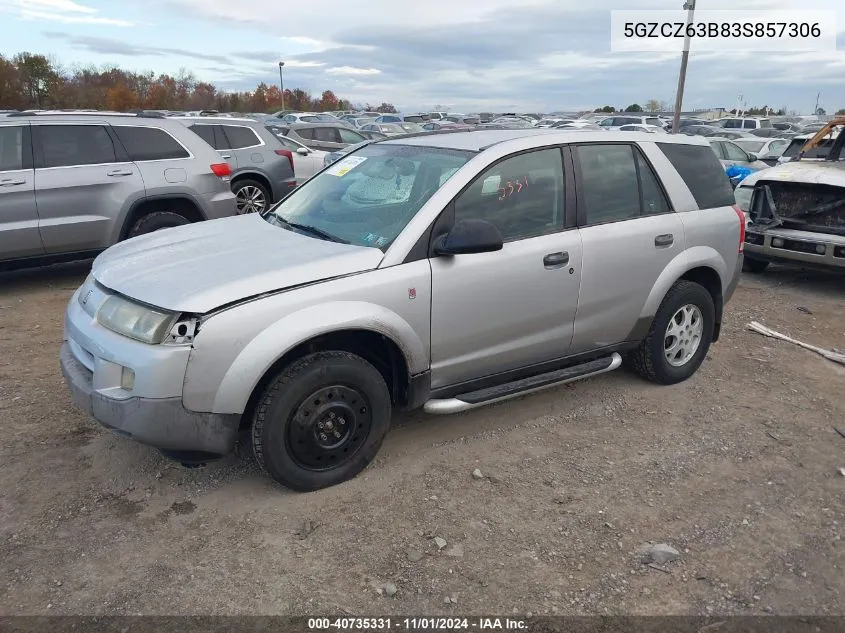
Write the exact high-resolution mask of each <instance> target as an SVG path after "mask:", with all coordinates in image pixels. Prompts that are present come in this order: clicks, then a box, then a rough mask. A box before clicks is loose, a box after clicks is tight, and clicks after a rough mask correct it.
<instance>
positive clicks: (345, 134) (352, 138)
mask: <svg viewBox="0 0 845 633" xmlns="http://www.w3.org/2000/svg"><path fill="white" fill-rule="evenodd" d="M337 131H338V133H339V134H340V142H341V143H360V142H361V141H363V140H365V139H364V137H363V136H361V135H360V134H358V132H353V131H352V130H347V129H346V128H342V127H341V128H337Z"/></svg>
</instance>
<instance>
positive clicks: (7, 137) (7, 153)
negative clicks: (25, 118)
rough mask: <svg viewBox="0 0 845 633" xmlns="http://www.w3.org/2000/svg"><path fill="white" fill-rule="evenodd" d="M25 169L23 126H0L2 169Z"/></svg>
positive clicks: (0, 168)
mask: <svg viewBox="0 0 845 633" xmlns="http://www.w3.org/2000/svg"><path fill="white" fill-rule="evenodd" d="M17 169H23V128H22V127H21V126H19V125H15V126H8V127H5V126H4V127H0V171H14V170H17Z"/></svg>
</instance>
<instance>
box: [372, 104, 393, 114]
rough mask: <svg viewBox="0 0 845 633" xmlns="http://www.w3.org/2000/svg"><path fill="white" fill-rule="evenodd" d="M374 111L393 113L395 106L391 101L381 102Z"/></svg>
mask: <svg viewBox="0 0 845 633" xmlns="http://www.w3.org/2000/svg"><path fill="white" fill-rule="evenodd" d="M376 112H383V113H385V114H395V113H396V106H394V105H393V104H392V103H385V102H382V104H381V105H380V106H379V107H377V108H376Z"/></svg>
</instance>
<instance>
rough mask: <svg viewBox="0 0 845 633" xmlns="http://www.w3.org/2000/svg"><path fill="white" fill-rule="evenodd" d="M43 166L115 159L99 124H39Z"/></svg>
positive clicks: (93, 162) (80, 163) (90, 162)
mask: <svg viewBox="0 0 845 633" xmlns="http://www.w3.org/2000/svg"><path fill="white" fill-rule="evenodd" d="M34 129H36V130H37V131H38V134H39V136H40V139H41V150H42V151H43V153H44V167H72V166H74V165H99V164H103V163H114V162H116V157H115V153H114V143H112V140H111V137H110V136H109V133H108V132H107V131H106V128H105V127H104V126H102V125H39V126H36V127H35V128H34Z"/></svg>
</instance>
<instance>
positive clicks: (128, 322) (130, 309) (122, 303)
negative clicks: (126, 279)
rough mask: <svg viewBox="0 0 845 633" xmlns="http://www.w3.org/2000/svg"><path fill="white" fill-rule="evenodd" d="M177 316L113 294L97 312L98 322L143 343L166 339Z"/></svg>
mask: <svg viewBox="0 0 845 633" xmlns="http://www.w3.org/2000/svg"><path fill="white" fill-rule="evenodd" d="M176 316H177V315H175V314H173V313H171V312H163V311H160V310H154V309H152V308H148V307H147V306H143V305H139V304H137V303H133V302H132V301H129V300H127V299H124V298H123V297H119V296H117V295H112V296H111V297H109V298H108V299H106V301H105V303H103V305H102V307H101V308H100V310H99V311H98V312H97V322H98V323H99V324H100V325H102V326H103V327H105V328H108V329H110V330H111V331H112V332H117V333H118V334H122V335H123V336H128V337H129V338H134V339H135V340H136V341H141V342H142V343H148V344H150V345H158V344H159V343H161V342H162V341H163V340H164V337H165V336H166V335H167V333H168V330H170V328H171V326H172V325H173V322H174V321H175V320H176Z"/></svg>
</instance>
